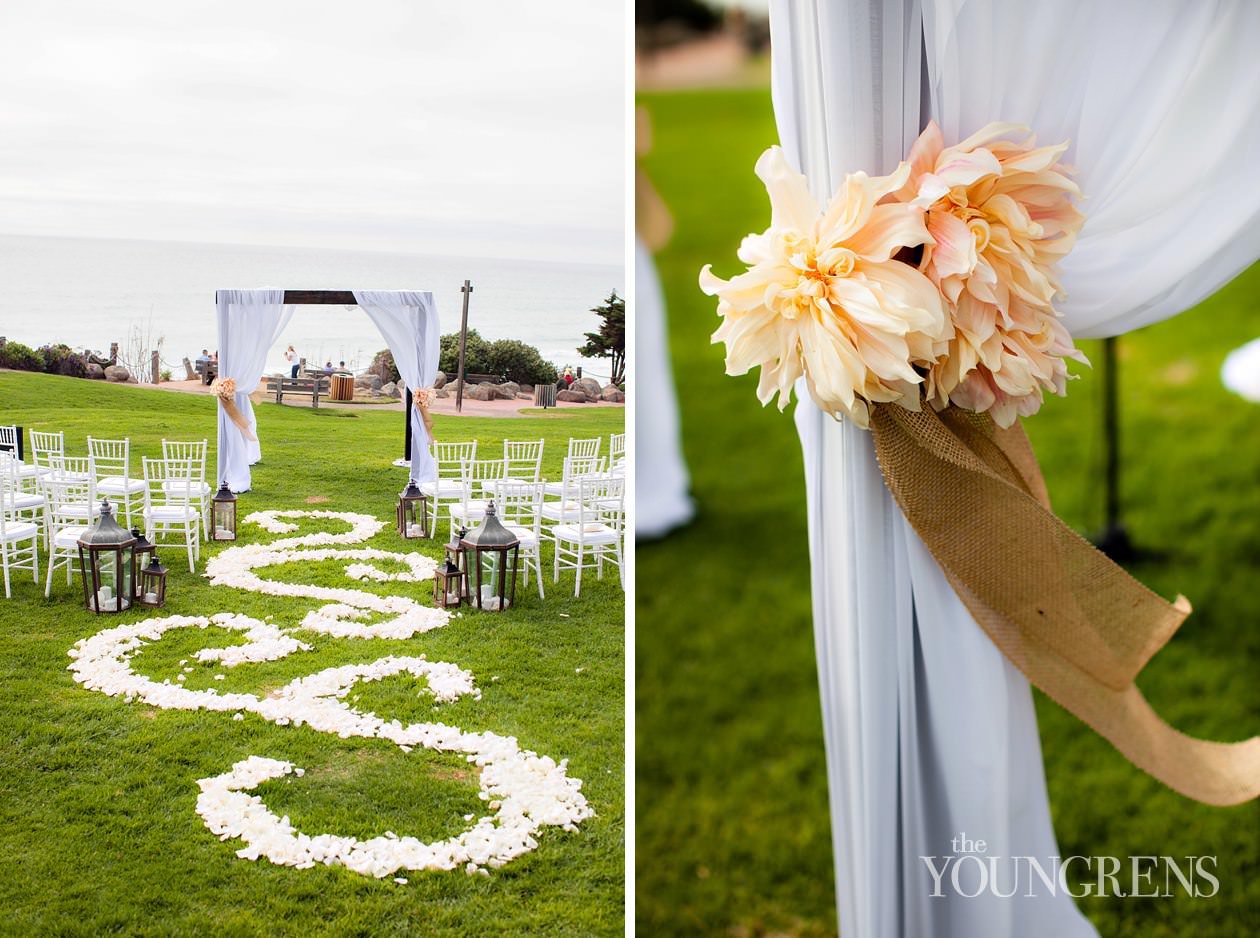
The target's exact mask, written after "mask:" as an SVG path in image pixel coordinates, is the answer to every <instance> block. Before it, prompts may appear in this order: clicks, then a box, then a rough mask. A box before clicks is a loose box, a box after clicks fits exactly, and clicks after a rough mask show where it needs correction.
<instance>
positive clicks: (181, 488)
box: [97, 479, 210, 495]
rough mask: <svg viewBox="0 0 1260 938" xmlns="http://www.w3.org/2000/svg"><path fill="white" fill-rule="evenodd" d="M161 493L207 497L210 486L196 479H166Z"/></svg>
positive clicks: (142, 489) (141, 484)
mask: <svg viewBox="0 0 1260 938" xmlns="http://www.w3.org/2000/svg"><path fill="white" fill-rule="evenodd" d="M97 488H98V489H100V488H101V487H100V486H99V485H98V486H97ZM101 491H104V489H101ZM139 491H141V492H143V491H144V483H143V482H141V483H140V489H139ZM162 491H163V492H168V493H169V492H175V493H177V494H179V495H183V494H184V493H185V492H187V493H188V494H189V495H209V494H210V486H209V485H207V484H206V483H205V482H199V481H197V480H196V479H188V480H186V481H185V480H184V479H167V480H166V481H165V482H163V483H162Z"/></svg>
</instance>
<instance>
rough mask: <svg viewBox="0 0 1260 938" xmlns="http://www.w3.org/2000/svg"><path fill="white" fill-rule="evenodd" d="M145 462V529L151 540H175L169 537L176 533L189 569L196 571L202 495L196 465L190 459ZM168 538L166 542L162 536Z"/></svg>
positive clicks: (167, 542)
mask: <svg viewBox="0 0 1260 938" xmlns="http://www.w3.org/2000/svg"><path fill="white" fill-rule="evenodd" d="M141 462H142V463H143V464H144V531H145V537H147V538H148V539H149V540H150V541H151V542H152V543H154V544H157V545H159V546H160V545H161V544H162V543H166V544H171V543H178V542H173V541H171V540H170V539H169V537H170V535H172V534H178V535H179V536H180V541H179V542H182V543H183V545H184V548H185V549H186V550H187V552H188V571H189V572H190V573H195V572H196V570H197V560H198V559H200V557H201V538H200V537H199V534H200V527H201V524H202V517H201V511H200V510H199V508H198V506H199V505H200V504H201V496H200V493H199V492H198V490H197V478H196V473H197V469H196V466H195V460H192V459H149V458H147V457H146V458H144V459H142V460H141ZM164 537H165V538H167V540H166V541H165V542H163V541H162V538H164Z"/></svg>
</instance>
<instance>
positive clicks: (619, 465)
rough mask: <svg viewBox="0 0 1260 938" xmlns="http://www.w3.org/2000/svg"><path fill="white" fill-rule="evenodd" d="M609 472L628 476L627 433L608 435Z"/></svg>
mask: <svg viewBox="0 0 1260 938" xmlns="http://www.w3.org/2000/svg"><path fill="white" fill-rule="evenodd" d="M608 471H609V472H614V473H616V474H617V475H622V476H624V475H625V474H626V435H625V433H610V434H608Z"/></svg>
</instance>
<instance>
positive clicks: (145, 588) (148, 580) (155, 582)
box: [136, 555, 167, 609]
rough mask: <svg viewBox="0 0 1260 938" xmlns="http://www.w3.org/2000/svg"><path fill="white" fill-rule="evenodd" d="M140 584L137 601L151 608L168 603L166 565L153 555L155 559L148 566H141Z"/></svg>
mask: <svg viewBox="0 0 1260 938" xmlns="http://www.w3.org/2000/svg"><path fill="white" fill-rule="evenodd" d="M138 570H139V584H138V586H137V590H136V602H137V603H138V604H139V605H141V606H147V607H149V608H150V609H157V608H159V607H161V606H163V605H165V604H166V573H167V570H166V567H165V566H163V565H162V563H161V561H159V560H158V559H157V555H154V556H153V561H152V562H151V563H150V564H149V565H148V566H146V567H139V568H138Z"/></svg>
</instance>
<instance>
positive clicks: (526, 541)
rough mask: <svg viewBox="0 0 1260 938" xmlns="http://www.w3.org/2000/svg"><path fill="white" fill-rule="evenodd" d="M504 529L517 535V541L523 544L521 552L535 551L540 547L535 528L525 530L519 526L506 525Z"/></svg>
mask: <svg viewBox="0 0 1260 938" xmlns="http://www.w3.org/2000/svg"><path fill="white" fill-rule="evenodd" d="M504 527H505V528H507V529H508V530H509V531H511V532H512V533H513V534H515V535H516V539H517V540H518V541H520V542H521V550H533V549H534V548H535V547H537V546H538V538H537V537H535V536H534V529H533V528H525V527H522V526H521V525H519V524H505V525H504Z"/></svg>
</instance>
